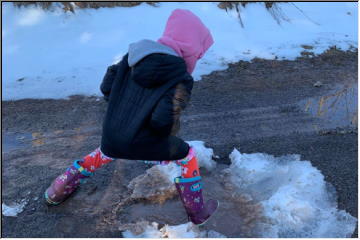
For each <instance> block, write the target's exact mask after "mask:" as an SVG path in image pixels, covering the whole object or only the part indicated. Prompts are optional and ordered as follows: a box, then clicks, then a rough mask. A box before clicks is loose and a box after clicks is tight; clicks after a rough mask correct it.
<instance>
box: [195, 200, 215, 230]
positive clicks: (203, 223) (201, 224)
mask: <svg viewBox="0 0 360 240" xmlns="http://www.w3.org/2000/svg"><path fill="white" fill-rule="evenodd" d="M219 206H220V202H219V201H218V200H217V206H216V209H215V211H214V212H213V213H212V214H211V215H210V216H209V217H208V218H207V219H206V220H205V221H204V222H202V223H200V224H195V225H196V226H199V227H201V226H203V225H205V223H207V221H209V219H210V218H211V217H212V216H214V214H215V213H216V212H217V210H218V208H219Z"/></svg>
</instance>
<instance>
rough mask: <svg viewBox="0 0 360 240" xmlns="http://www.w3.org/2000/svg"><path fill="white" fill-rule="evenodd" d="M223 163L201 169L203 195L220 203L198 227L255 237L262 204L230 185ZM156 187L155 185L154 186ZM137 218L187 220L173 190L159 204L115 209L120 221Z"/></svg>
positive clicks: (171, 222) (173, 222)
mask: <svg viewBox="0 0 360 240" xmlns="http://www.w3.org/2000/svg"><path fill="white" fill-rule="evenodd" d="M227 167H228V166H227V165H222V164H219V165H218V166H217V168H216V172H208V171H206V170H205V169H204V170H203V171H202V177H203V183H204V188H203V194H204V198H205V200H206V199H210V198H214V199H218V200H219V202H220V206H219V209H218V211H217V212H216V214H214V216H213V217H212V218H211V219H210V220H209V221H208V222H207V223H206V224H205V225H204V226H202V227H200V230H207V231H210V230H213V231H216V232H219V233H221V234H223V235H225V236H227V237H259V236H260V235H258V233H257V232H258V226H259V223H261V222H264V221H266V220H265V218H264V217H263V216H262V207H261V206H260V205H259V204H257V203H256V202H254V201H253V200H252V199H251V197H250V196H248V195H242V194H239V193H236V192H235V191H234V188H233V186H231V185H229V184H228V183H226V181H225V180H224V176H223V174H222V171H221V170H222V169H225V168H227ZM154 188H156V186H154ZM141 220H145V221H149V222H156V223H159V226H163V225H165V224H169V225H179V224H184V223H187V222H188V220H187V215H186V212H185V210H184V208H183V206H182V204H181V202H180V199H179V197H178V196H177V194H176V195H175V196H174V197H172V198H169V199H167V200H166V201H165V202H164V203H162V204H154V203H151V202H150V201H147V200H143V201H140V202H138V203H134V204H131V205H129V206H126V207H125V208H124V209H122V210H121V211H120V212H119V215H118V221H119V223H120V224H128V223H136V222H139V221H141Z"/></svg>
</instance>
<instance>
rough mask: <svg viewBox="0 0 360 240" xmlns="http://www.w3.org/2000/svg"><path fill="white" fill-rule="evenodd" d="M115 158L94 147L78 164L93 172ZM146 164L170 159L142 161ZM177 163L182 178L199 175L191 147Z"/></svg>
mask: <svg viewBox="0 0 360 240" xmlns="http://www.w3.org/2000/svg"><path fill="white" fill-rule="evenodd" d="M114 160H116V159H115V158H111V157H108V156H106V155H105V154H104V153H103V152H101V150H100V148H97V149H95V151H93V152H92V153H90V154H88V155H86V156H85V157H84V158H83V161H82V162H80V163H79V164H80V165H81V166H82V167H83V168H84V169H85V170H86V171H88V172H92V173H93V172H95V170H96V169H98V168H100V167H102V166H103V165H105V164H107V163H109V162H111V161H114ZM144 162H145V163H148V164H155V165H167V164H169V163H170V162H172V161H144ZM175 162H176V164H177V165H179V166H181V176H182V177H183V178H193V177H196V176H199V175H200V171H199V166H198V162H197V159H196V156H195V151H194V149H193V148H190V150H189V153H188V155H187V156H186V157H185V158H183V159H180V160H176V161H175Z"/></svg>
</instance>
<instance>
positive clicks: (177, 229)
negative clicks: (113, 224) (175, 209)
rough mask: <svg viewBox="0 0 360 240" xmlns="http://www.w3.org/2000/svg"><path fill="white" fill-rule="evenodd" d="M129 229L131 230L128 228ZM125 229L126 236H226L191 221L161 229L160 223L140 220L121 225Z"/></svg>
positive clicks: (124, 234)
mask: <svg viewBox="0 0 360 240" xmlns="http://www.w3.org/2000/svg"><path fill="white" fill-rule="evenodd" d="M127 229H129V230H127ZM120 230H125V231H124V232H123V233H122V235H123V237H125V238H204V237H208V238H225V236H224V235H222V234H221V233H218V232H216V231H213V230H210V231H200V230H199V228H198V227H197V226H195V225H194V224H192V223H191V222H188V223H185V224H180V225H176V226H169V225H165V226H164V227H162V228H160V229H159V225H158V223H155V222H153V223H151V224H150V223H149V222H147V221H140V222H138V223H135V224H126V225H124V226H122V227H120Z"/></svg>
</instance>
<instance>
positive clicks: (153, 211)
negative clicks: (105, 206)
mask: <svg viewBox="0 0 360 240" xmlns="http://www.w3.org/2000/svg"><path fill="white" fill-rule="evenodd" d="M229 157H230V159H231V162H232V164H231V165H230V166H227V165H223V164H217V166H216V171H212V172H211V173H205V174H202V176H203V178H202V180H203V184H204V190H203V194H204V199H205V200H207V199H211V198H212V199H218V200H219V202H220V206H219V208H218V210H217V212H216V213H215V214H214V215H213V216H212V218H211V219H209V221H208V222H207V223H206V225H204V226H202V228H201V231H204V230H205V231H215V232H217V233H219V234H221V235H223V236H226V237H258V238H259V237H286V238H288V237H293V238H294V237H295V238H296V237H341V238H343V237H350V236H351V234H352V233H353V232H354V230H355V227H356V223H357V219H356V218H354V217H353V216H351V215H350V214H348V213H347V212H345V211H343V210H340V209H338V207H337V200H336V199H337V196H336V191H335V189H334V188H333V187H332V186H331V185H330V184H329V183H327V182H325V180H324V176H323V175H322V174H321V172H320V171H319V170H318V169H316V168H315V167H313V166H312V165H311V163H310V162H309V161H304V160H302V161H301V160H300V156H299V155H287V156H282V157H273V156H271V155H268V154H263V153H254V154H241V153H240V152H239V151H237V150H236V149H235V150H234V151H233V152H232V153H231V154H230V156H229ZM149 181H151V179H149ZM154 187H155V188H156V186H154ZM140 190H141V189H140ZM158 197H161V196H158ZM118 220H119V222H120V223H122V224H125V225H127V224H130V225H131V224H133V223H135V226H137V225H138V224H140V225H143V226H142V227H141V231H140V232H139V233H138V234H135V236H136V235H140V236H142V237H150V236H152V237H155V236H156V237H159V236H160V235H161V236H163V235H162V234H161V229H158V228H157V226H155V227H154V226H153V224H150V223H153V222H155V223H156V224H160V225H163V224H169V225H170V226H172V227H175V228H176V229H177V230H176V231H175V232H176V233H174V236H177V237H184V238H185V237H187V236H188V235H189V231H188V230H187V228H185V226H186V224H184V223H186V222H187V219H186V213H185V211H184V209H183V207H182V204H181V202H180V200H179V199H178V197H175V198H172V199H167V200H166V201H164V202H162V204H154V203H153V201H152V202H151V201H140V202H136V203H132V204H131V205H128V206H127V207H126V208H125V209H123V211H122V214H121V215H119V219H118ZM141 221H147V222H148V224H145V225H144V224H142V222H141ZM130 225H129V226H130ZM129 226H127V227H124V228H123V229H122V230H123V231H126V230H131V227H129ZM137 227H139V226H137ZM154 234H155V235H154ZM191 234H195V233H194V232H193V231H192V232H191ZM195 235H196V234H195ZM200 235H201V234H200ZM129 236H130V237H131V234H130V233H129V232H126V233H125V235H124V237H129ZM202 237H206V235H203V236H202Z"/></svg>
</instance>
